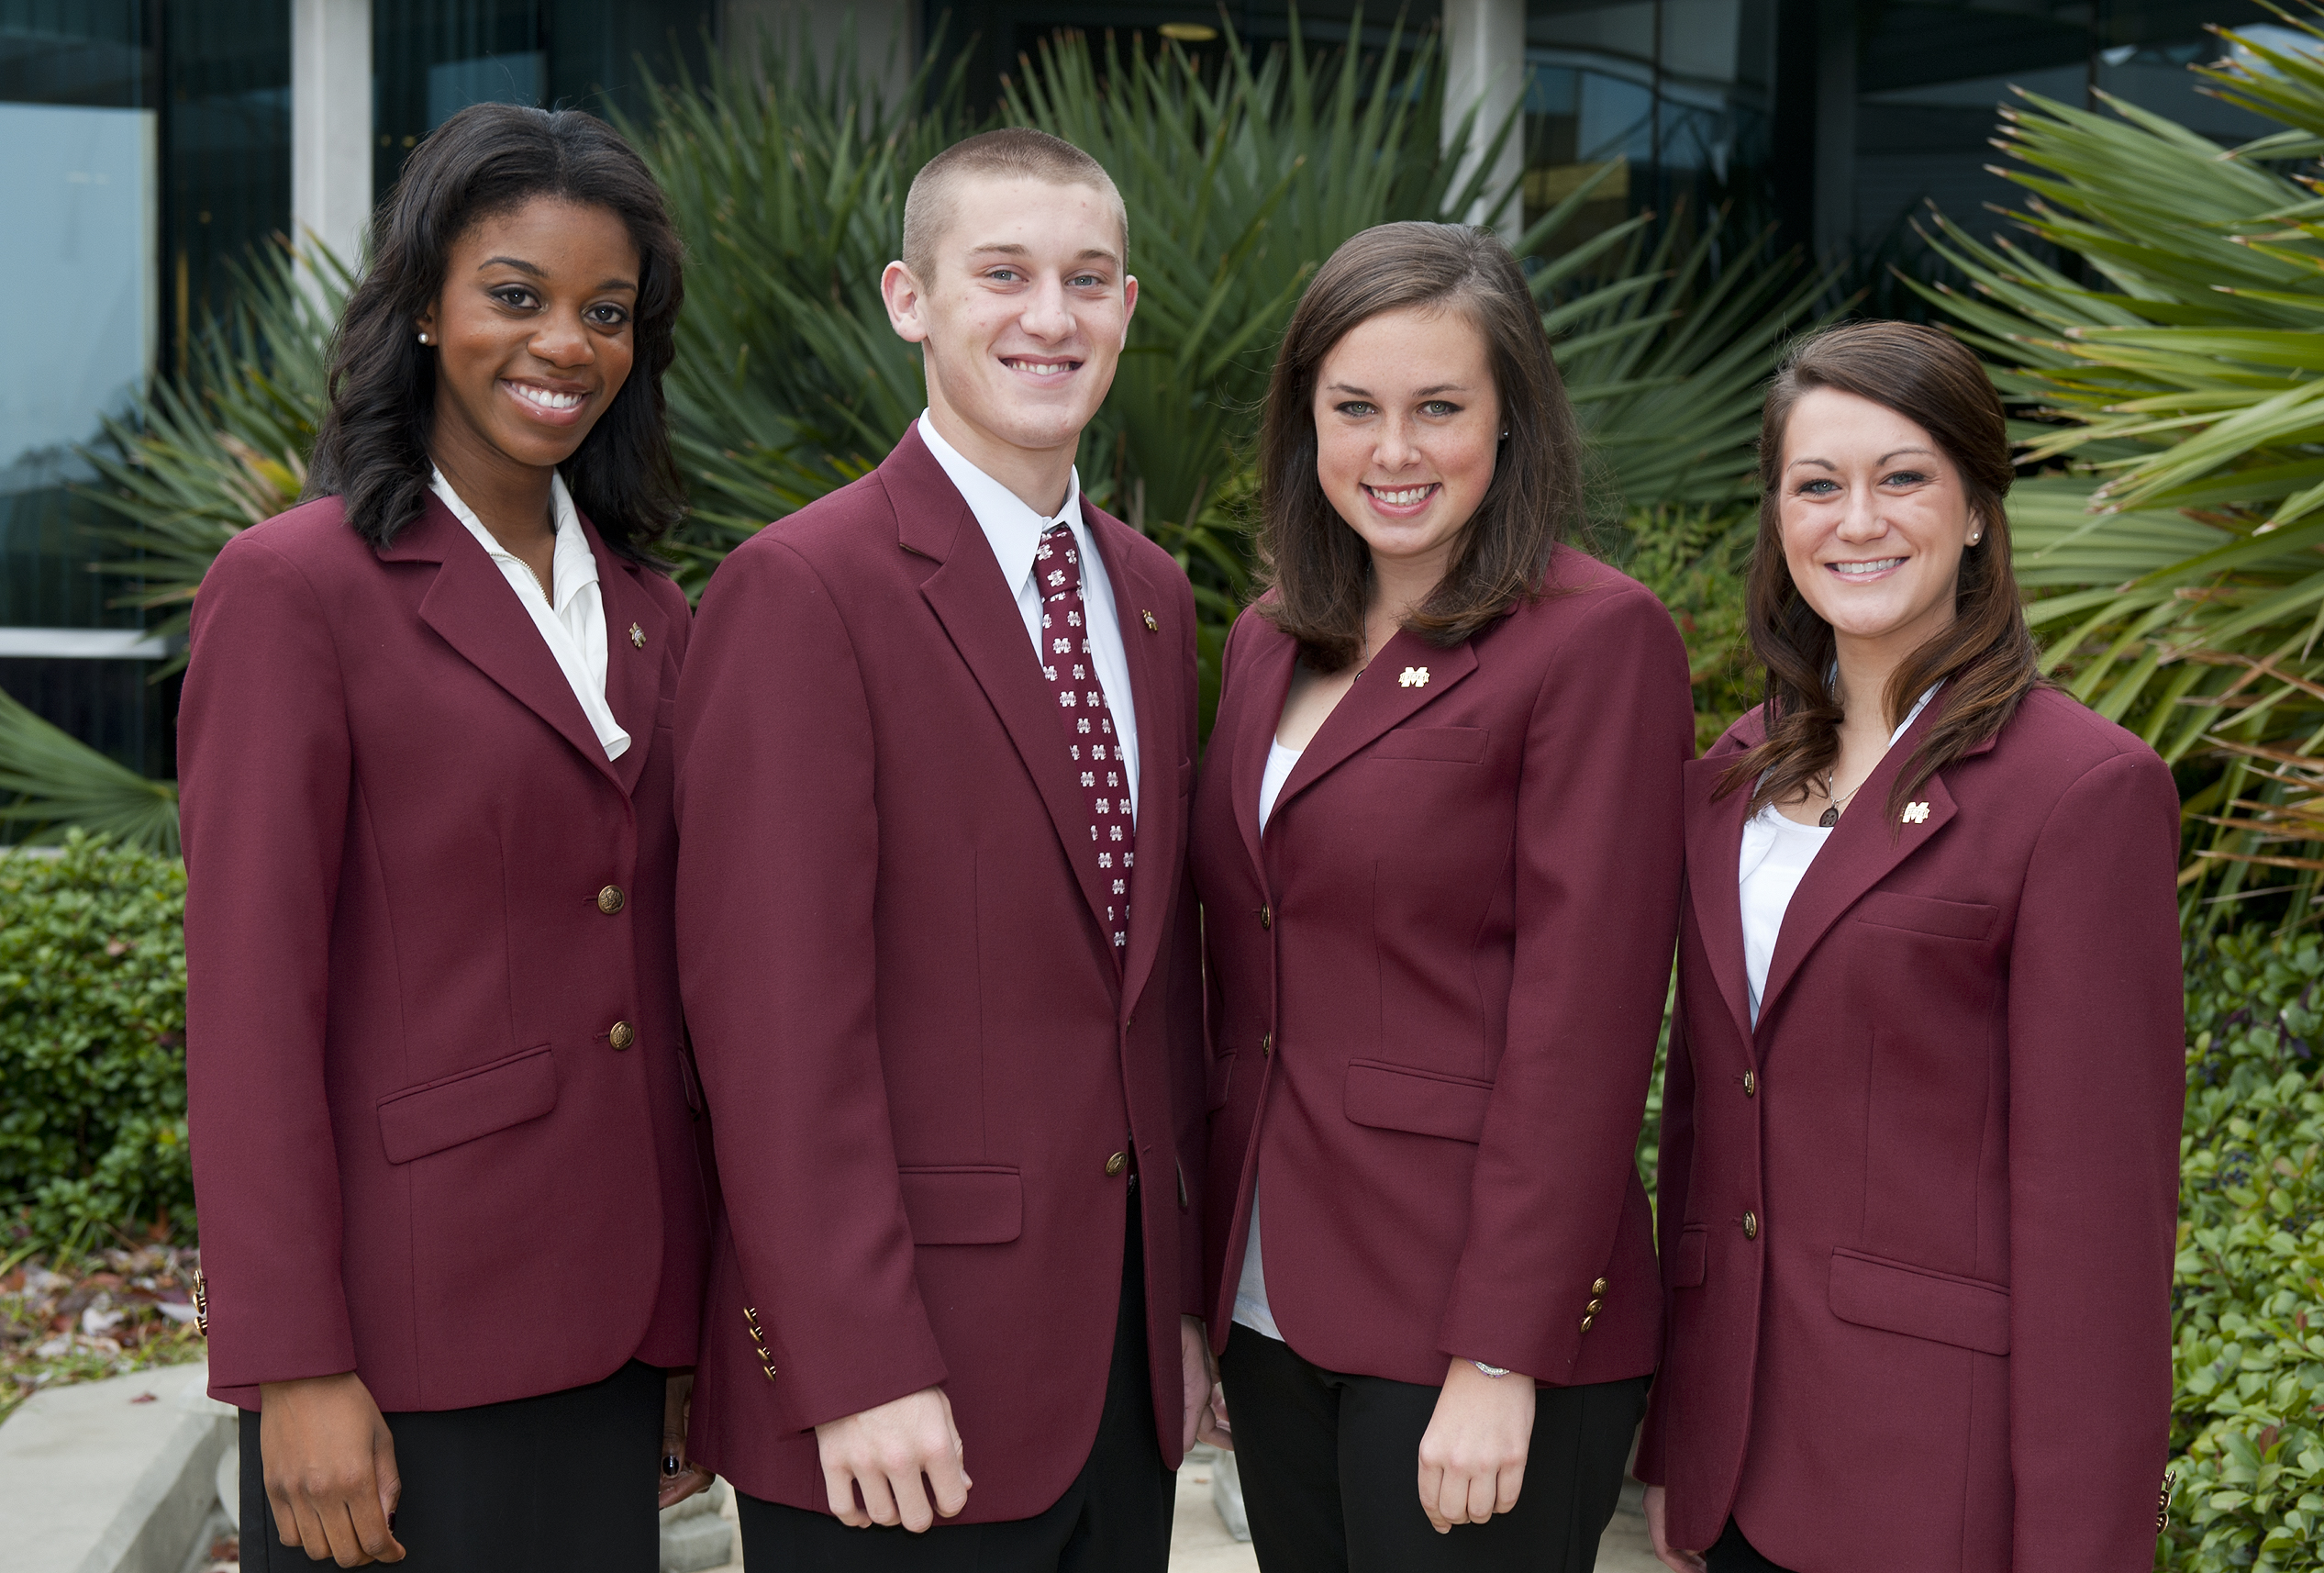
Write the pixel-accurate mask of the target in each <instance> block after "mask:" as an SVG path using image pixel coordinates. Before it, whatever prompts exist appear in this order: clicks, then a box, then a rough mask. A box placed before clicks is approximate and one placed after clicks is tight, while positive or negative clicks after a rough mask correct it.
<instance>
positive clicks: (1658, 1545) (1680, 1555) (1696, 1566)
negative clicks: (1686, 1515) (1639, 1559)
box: [1646, 1486, 1707, 1573]
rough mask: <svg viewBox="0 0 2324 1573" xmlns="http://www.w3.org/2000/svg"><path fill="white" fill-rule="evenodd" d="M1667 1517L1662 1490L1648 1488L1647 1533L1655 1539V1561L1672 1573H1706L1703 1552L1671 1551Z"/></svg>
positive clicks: (1657, 1487) (1652, 1487)
mask: <svg viewBox="0 0 2324 1573" xmlns="http://www.w3.org/2000/svg"><path fill="white" fill-rule="evenodd" d="M1666 1517H1667V1509H1666V1505H1665V1503H1664V1500H1663V1497H1662V1487H1660V1486H1649V1487H1647V1488H1646V1533H1647V1534H1651V1535H1652V1536H1653V1537H1654V1556H1655V1559H1656V1560H1658V1561H1659V1562H1661V1563H1662V1566H1663V1567H1667V1568H1669V1569H1670V1570H1671V1573H1706V1569H1707V1564H1706V1563H1705V1562H1704V1561H1703V1554H1702V1553H1701V1552H1699V1551H1674V1550H1672V1549H1671V1539H1670V1536H1669V1534H1666V1533H1665V1532H1664V1530H1663V1524H1664V1523H1665V1522H1666Z"/></svg>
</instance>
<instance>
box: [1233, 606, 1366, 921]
mask: <svg viewBox="0 0 2324 1573" xmlns="http://www.w3.org/2000/svg"><path fill="white" fill-rule="evenodd" d="M1242 638H1243V640H1244V641H1246V642H1247V643H1248V644H1249V646H1250V650H1251V653H1250V654H1249V655H1247V656H1245V657H1243V658H1242V661H1241V663H1240V664H1241V665H1242V667H1243V672H1244V673H1245V674H1247V675H1246V676H1245V677H1244V678H1243V680H1241V681H1240V682H1238V683H1237V684H1236V685H1235V689H1234V697H1233V705H1234V708H1233V709H1232V710H1231V711H1229V712H1228V713H1224V714H1222V715H1221V716H1220V717H1219V718H1218V728H1219V729H1223V731H1224V732H1225V735H1226V736H1227V737H1228V738H1229V739H1230V740H1231V742H1232V745H1233V752H1232V753H1230V754H1229V760H1230V762H1231V769H1230V771H1229V776H1228V787H1229V791H1230V792H1231V793H1232V794H1233V798H1234V802H1233V806H1232V815H1233V819H1234V821H1235V828H1236V829H1237V830H1239V831H1241V832H1242V844H1243V850H1244V851H1245V852H1247V853H1249V854H1250V857H1251V872H1252V873H1253V874H1255V875H1257V876H1260V877H1259V883H1260V886H1261V887H1262V889H1263V888H1264V887H1266V877H1265V872H1266V865H1265V863H1264V862H1263V861H1262V853H1261V849H1262V845H1263V842H1262V831H1261V829H1260V825H1259V787H1260V785H1261V783H1262V782H1263V781H1264V780H1265V779H1266V775H1267V751H1268V750H1269V749H1271V748H1273V746H1274V741H1275V728H1276V727H1277V726H1278V725H1280V724H1281V723H1282V720H1283V706H1284V700H1285V699H1287V698H1289V697H1291V675H1292V674H1293V672H1295V670H1297V668H1298V664H1299V645H1298V642H1297V641H1295V640H1294V639H1293V638H1292V637H1291V636H1290V635H1289V634H1287V633H1285V632H1284V631H1283V630H1281V629H1279V628H1277V627H1276V626H1275V625H1274V624H1273V622H1271V621H1269V620H1268V619H1266V618H1263V617H1251V618H1246V619H1244V627H1243V632H1242ZM1350 697H1353V696H1352V695H1351V696H1350ZM1340 702H1341V703H1342V704H1345V703H1346V702H1347V701H1346V700H1345V699H1343V700H1341V701H1340ZM1302 763H1305V761H1304V760H1303V761H1302ZM1285 785H1286V786H1288V783H1286V784H1285ZM1282 798H1283V794H1282V793H1280V792H1279V793H1277V794H1276V806H1277V807H1278V808H1280V807H1281V806H1282Z"/></svg>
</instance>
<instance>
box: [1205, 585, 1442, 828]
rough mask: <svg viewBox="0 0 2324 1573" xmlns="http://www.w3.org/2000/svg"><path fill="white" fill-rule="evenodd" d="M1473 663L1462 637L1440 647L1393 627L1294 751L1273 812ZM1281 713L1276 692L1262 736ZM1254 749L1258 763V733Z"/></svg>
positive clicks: (1254, 796)
mask: <svg viewBox="0 0 2324 1573" xmlns="http://www.w3.org/2000/svg"><path fill="white" fill-rule="evenodd" d="M1270 627H1271V629H1272V625H1270ZM1274 637H1275V638H1276V639H1279V640H1282V641H1284V643H1285V644H1290V645H1292V648H1293V651H1294V653H1296V651H1297V646H1296V644H1295V643H1294V642H1293V641H1292V640H1291V639H1290V637H1289V636H1288V635H1286V634H1283V633H1281V632H1276V633H1275V634H1274ZM1476 665H1477V658H1476V651H1475V650H1474V648H1473V646H1472V645H1471V644H1470V643H1469V641H1465V640H1464V641H1462V642H1461V643H1459V644H1456V645H1454V646H1453V647H1452V648H1451V649H1450V650H1439V649H1437V648H1436V647H1435V646H1434V645H1431V644H1429V643H1428V642H1427V641H1425V640H1420V639H1416V638H1414V637H1413V636H1412V635H1411V634H1410V633H1407V632H1406V631H1405V630H1402V629H1398V630H1396V635H1395V637H1393V638H1391V639H1390V640H1389V641H1388V642H1387V643H1385V644H1384V645H1382V646H1381V647H1380V648H1379V649H1378V650H1376V651H1374V652H1373V656H1372V661H1371V663H1370V664H1368V665H1366V666H1365V667H1364V669H1363V671H1362V673H1361V674H1360V675H1358V676H1357V678H1356V680H1355V684H1354V686H1352V687H1351V688H1350V689H1349V690H1348V691H1347V693H1346V694H1345V695H1343V696H1341V697H1340V703H1339V704H1338V705H1336V706H1334V707H1333V708H1332V711H1331V713H1330V714H1329V715H1328V716H1326V717H1325V718H1324V720H1323V725H1322V726H1320V727H1318V728H1317V729H1316V735H1315V736H1314V737H1312V738H1310V739H1309V740H1308V742H1307V748H1306V749H1305V750H1304V751H1303V752H1302V753H1300V755H1299V763H1298V764H1295V765H1293V766H1292V767H1291V774H1290V775H1288V776H1286V777H1284V784H1283V790H1282V791H1281V792H1280V793H1279V794H1277V795H1276V798H1275V812H1276V813H1277V814H1281V813H1282V812H1283V810H1284V806H1285V805H1286V804H1288V803H1289V802H1290V801H1291V800H1292V799H1293V798H1296V797H1298V796H1299V795H1300V794H1301V793H1302V792H1305V791H1306V790H1307V788H1308V787H1310V786H1314V785H1315V784H1316V783H1317V782H1318V781H1319V780H1321V779H1322V778H1323V777H1324V776H1326V775H1329V774H1330V773H1331V771H1332V770H1333V769H1334V768H1336V767H1337V766H1338V765H1340V764H1341V763H1342V762H1343V761H1345V760H1346V759H1347V758H1348V757H1349V756H1350V755H1351V754H1352V753H1355V752H1356V751H1357V750H1358V749H1360V748H1362V747H1363V746H1364V745H1365V744H1367V743H1369V742H1372V741H1373V739H1375V738H1377V737H1378V736H1379V735H1380V734H1381V733H1382V732H1384V731H1387V730H1388V729H1389V728H1390V727H1395V726H1401V725H1403V724H1404V723H1405V722H1406V721H1407V720H1411V719H1412V717H1413V715H1414V714H1415V713H1416V712H1417V711H1418V710H1420V709H1421V708H1424V707H1426V706H1428V705H1430V704H1433V703H1435V702H1436V701H1437V700H1438V699H1440V698H1442V697H1444V695H1445V694H1446V693H1447V692H1448V691H1450V690H1451V689H1452V688H1454V687H1456V686H1459V685H1460V683H1461V681H1462V679H1463V678H1465V677H1467V676H1468V675H1469V674H1470V673H1472V672H1473V671H1475V670H1476ZM1282 682H1283V691H1284V693H1285V694H1288V693H1289V692H1290V687H1291V676H1290V669H1289V667H1288V665H1286V666H1285V667H1284V673H1283V676H1282ZM1282 714H1283V700H1282V698H1281V697H1277V699H1276V701H1275V707H1274V708H1273V710H1272V711H1270V712H1268V713H1267V715H1266V716H1265V718H1264V724H1265V725H1266V727H1267V729H1268V730H1267V731H1266V733H1265V737H1266V738H1273V735H1274V731H1273V729H1274V724H1275V722H1276V721H1277V720H1279V719H1280V718H1281V717H1282ZM1254 752H1255V753H1256V754H1257V756H1258V758H1259V761H1260V765H1261V768H1262V769H1263V768H1264V767H1265V764H1266V758H1267V749H1266V743H1265V741H1264V740H1263V739H1262V742H1260V744H1259V746H1258V747H1257V748H1256V749H1255V750H1254ZM1258 805H1259V783H1258V779H1257V777H1255V776H1254V777H1253V778H1252V780H1251V803H1250V809H1251V813H1252V814H1254V815H1255V814H1256V813H1257V812H1258V811H1259V809H1258ZM1236 807H1237V811H1238V813H1239V814H1240V810H1241V809H1242V805H1241V804H1240V803H1238V804H1237V806H1236ZM1253 833H1254V834H1255V833H1256V829H1255V827H1254V831H1253Z"/></svg>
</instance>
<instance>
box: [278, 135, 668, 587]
mask: <svg viewBox="0 0 2324 1573" xmlns="http://www.w3.org/2000/svg"><path fill="white" fill-rule="evenodd" d="M536 196H550V197H556V198H559V199H562V200H563V201H566V202H572V203H576V204H580V205H582V206H590V207H602V208H606V209H607V210H608V211H610V212H612V213H613V214H614V215H615V216H616V217H617V218H619V219H620V220H621V222H622V225H623V227H624V228H625V229H628V232H629V240H630V243H631V244H633V245H635V246H636V247H637V248H638V262H639V279H638V307H637V313H636V316H635V317H634V318H632V319H631V321H632V329H631V332H632V337H633V340H634V343H635V346H636V350H635V359H634V360H633V362H632V363H631V365H630V371H629V377H628V381H627V382H625V383H623V384H622V385H621V391H620V392H619V393H617V394H616V395H615V396H614V400H613V403H612V405H611V406H609V407H607V408H606V412H605V414H603V415H602V416H600V417H599V418H598V419H597V424H596V425H595V427H594V428H592V429H591V430H590V433H589V435H588V436H587V437H586V438H584V439H583V441H582V444H581V446H580V447H579V448H578V449H576V450H574V452H573V457H571V458H570V459H567V460H566V461H565V462H564V463H563V464H562V465H560V466H559V473H560V474H562V475H563V476H564V478H565V486H566V489H567V490H569V491H570V492H572V494H573V505H574V506H575V507H576V508H579V509H580V510H581V511H582V512H584V513H585V514H587V515H588V516H589V520H590V522H591V523H592V524H594V525H595V526H596V527H597V532H598V534H599V535H600V536H602V537H603V538H604V540H605V543H606V546H607V547H608V548H609V549H611V550H612V551H614V552H617V553H619V554H620V555H621V556H623V557H626V558H628V559H629V560H630V561H631V562H644V561H647V560H648V559H647V555H646V552H647V548H648V546H649V545H650V543H651V542H652V541H655V540H657V539H659V538H660V537H661V536H662V535H664V534H666V533H668V531H669V530H671V528H672V527H673V526H674V525H675V524H676V523H677V522H678V520H679V518H680V517H681V516H682V515H683V514H684V511H685V492H684V484H683V482H682V481H681V479H680V477H679V473H678V464H677V461H676V459H675V457H674V456H673V454H672V452H671V449H670V430H669V423H668V418H667V416H666V413H665V407H664V403H663V399H662V374H663V373H664V372H666V371H668V370H669V369H670V362H671V360H672V358H673V356H674V355H675V353H676V342H675V337H676V329H677V323H678V307H679V305H680V303H681V302H683V301H684V298H685V284H684V267H683V261H684V248H683V247H682V246H681V245H680V243H679V240H678V232H677V229H675V227H673V225H672V224H671V222H670V215H669V210H668V207H667V206H666V205H665V204H664V203H663V201H662V188H661V187H660V186H659V185H657V184H654V179H653V176H652V175H651V174H650V173H648V171H647V169H646V165H645V161H644V160H642V159H640V158H639V156H638V154H637V151H636V150H635V149H633V148H631V147H630V146H629V144H628V142H627V141H625V140H623V139H622V138H621V136H620V134H619V133H618V132H617V131H615V130H614V128H612V127H610V126H608V125H606V123H605V122H604V121H603V120H600V119H598V118H597V117H595V116H594V115H587V114H584V113H583V112H582V111H580V110H578V109H554V110H550V109H530V108H526V107H524V106H519V105H514V104H478V105H473V106H470V107H469V108H466V109H462V110H461V111H460V113H458V114H457V115H454V116H453V117H451V118H450V119H449V120H447V121H445V122H444V123H443V124H442V125H441V126H439V127H438V128H436V129H435V130H434V131H431V132H430V133H428V139H427V140H426V141H424V142H422V143H420V145H419V146H418V147H417V149H415V150H414V151H413V152H412V155H411V157H410V158H409V159H407V160H406V161H405V163H404V173H403V176H402V178H401V179H399V180H398V181H396V183H395V191H394V192H393V193H392V194H390V195H389V196H388V199H387V200H386V201H385V202H384V203H383V204H381V205H380V207H379V211H378V212H377V213H375V214H374V215H373V218H372V255H371V265H370V266H369V267H368V268H366V269H365V270H364V273H363V276H362V279H361V282H360V283H359V284H356V286H355V289H354V293H353V294H351V295H350V296H348V299H347V310H346V312H345V314H344V315H342V316H341V317H340V318H339V330H338V332H337V333H336V334H335V335H334V336H333V340H332V345H331V360H330V382H329V389H330V408H329V409H328V411H327V412H326V413H325V414H324V417H323V425H322V430H321V432H320V433H319V434H318V435H317V439H316V442H315V458H314V463H312V465H311V466H310V467H309V469H308V472H307V484H306V495H307V496H332V495H336V496H339V497H341V498H342V499H344V501H345V505H346V508H347V522H348V524H349V525H350V527H351V528H352V529H353V530H355V532H356V533H357V534H358V535H361V537H362V538H363V539H364V540H366V541H370V542H371V543H372V544H373V546H374V547H382V546H386V545H388V544H389V543H390V542H392V541H394V540H395V537H396V535H397V534H398V533H399V532H401V531H402V530H404V528H405V527H406V526H407V525H409V524H410V523H411V522H412V520H414V519H417V518H418V517H419V515H420V511H421V509H422V508H424V507H425V506H426V504H427V500H428V479H429V475H430V473H431V467H432V466H431V461H430V460H429V458H428V439H429V436H430V434H431V431H432V429H433V427H434V425H435V419H436V358H435V354H434V352H433V351H430V350H428V348H427V347H426V346H424V345H422V344H421V343H420V342H419V341H418V333H419V329H418V326H417V324H418V319H419V318H420V316H421V314H422V313H424V312H426V311H427V310H428V307H430V306H432V305H434V304H435V302H436V300H437V298H438V296H440V295H441V294H442V293H443V287H444V271H445V267H446V265H447V262H448V259H449V256H450V251H451V248H452V246H453V244H454V243H455V242H456V241H458V240H460V238H461V236H462V235H464V234H465V233H467V231H468V230H469V229H470V228H471V227H473V225H474V224H476V223H477V221H478V220H480V219H483V218H489V217H491V216H494V215H495V214H501V213H506V212H508V211H510V210H511V209H513V208H516V207H518V206H522V205H523V204H525V203H526V202H528V201H529V200H531V199H532V198H534V197H536Z"/></svg>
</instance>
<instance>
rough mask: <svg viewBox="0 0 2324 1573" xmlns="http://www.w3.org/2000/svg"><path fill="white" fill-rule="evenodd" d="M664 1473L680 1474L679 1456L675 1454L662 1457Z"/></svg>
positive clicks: (666, 1454)
mask: <svg viewBox="0 0 2324 1573" xmlns="http://www.w3.org/2000/svg"><path fill="white" fill-rule="evenodd" d="M677 1472H678V1456H677V1455H676V1454H675V1453H664V1454H663V1455H662V1473H663V1474H665V1475H674V1474H676V1473H677Z"/></svg>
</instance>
